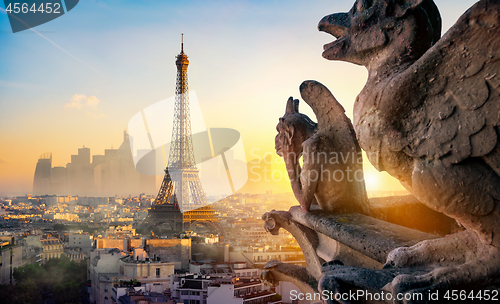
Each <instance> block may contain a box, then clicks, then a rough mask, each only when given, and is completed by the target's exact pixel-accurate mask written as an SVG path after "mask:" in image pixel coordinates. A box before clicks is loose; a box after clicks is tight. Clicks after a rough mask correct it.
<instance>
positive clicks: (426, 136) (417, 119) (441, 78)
mask: <svg viewBox="0 0 500 304" xmlns="http://www.w3.org/2000/svg"><path fill="white" fill-rule="evenodd" d="M401 77H403V78H406V79H407V80H406V81H411V82H412V83H413V85H412V86H417V87H420V88H427V89H426V90H425V91H423V90H422V89H420V93H419V94H421V96H419V97H420V98H413V99H412V100H417V103H419V104H413V105H407V106H408V107H410V108H412V109H411V110H409V111H407V117H406V118H405V119H403V123H402V124H403V125H402V128H401V129H402V130H404V131H403V132H404V134H400V135H402V137H403V138H406V140H404V141H402V143H406V144H407V146H406V147H405V151H406V153H407V154H409V155H410V156H413V157H424V158H427V159H442V160H443V162H444V163H445V164H456V163H460V162H462V161H464V160H465V159H467V158H470V157H483V159H484V160H485V162H486V163H487V164H488V165H489V166H490V167H492V168H493V169H494V170H495V171H496V173H497V174H498V175H500V170H499V166H500V152H499V151H498V150H499V148H500V147H499V146H498V137H499V134H500V133H499V131H500V130H499V126H500V1H498V0H483V1H479V2H478V3H476V4H475V5H474V6H473V7H472V8H470V9H469V10H468V11H467V12H465V13H464V15H462V17H460V19H459V20H458V21H457V23H456V24H455V25H454V26H453V27H452V28H451V29H450V30H449V31H448V32H447V33H446V34H445V35H444V36H443V37H442V38H441V39H440V40H438V41H437V43H436V44H435V45H434V46H433V47H432V48H430V49H429V50H428V51H427V52H426V53H425V54H424V55H423V56H422V57H421V58H420V59H419V60H418V61H417V62H416V63H415V64H413V65H412V66H411V67H410V68H409V69H408V70H407V71H406V72H405V73H403V75H402V76H401ZM402 83H405V81H403V82H402ZM405 85H410V84H409V83H406V84H405ZM417 91H419V90H418V89H417ZM400 148H403V147H400ZM495 153H496V154H495Z"/></svg>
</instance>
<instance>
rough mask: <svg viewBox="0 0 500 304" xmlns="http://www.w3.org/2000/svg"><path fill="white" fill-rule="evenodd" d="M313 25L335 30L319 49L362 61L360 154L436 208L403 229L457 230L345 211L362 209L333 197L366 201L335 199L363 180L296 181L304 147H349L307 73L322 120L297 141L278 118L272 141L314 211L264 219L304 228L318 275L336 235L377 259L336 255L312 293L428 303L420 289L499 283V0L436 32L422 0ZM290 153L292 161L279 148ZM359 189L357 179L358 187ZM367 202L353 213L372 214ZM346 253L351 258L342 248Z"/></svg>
mask: <svg viewBox="0 0 500 304" xmlns="http://www.w3.org/2000/svg"><path fill="white" fill-rule="evenodd" d="M318 27H319V29H320V30H321V31H325V32H327V33H330V34H332V35H333V36H335V38H337V39H336V40H335V41H333V42H332V43H329V44H327V45H325V46H324V52H323V57H325V58H326V59H329V60H342V61H347V62H351V63H354V64H358V65H363V66H365V67H366V68H367V69H368V80H367V83H366V85H365V87H364V88H363V90H362V91H361V92H360V94H359V95H358V97H357V99H356V102H355V105H354V130H355V133H356V137H357V139H358V140H359V144H360V146H361V148H363V150H365V151H366V152H367V154H368V158H369V160H370V162H371V163H372V164H373V165H374V166H375V167H376V168H377V169H378V170H380V171H386V172H388V173H389V174H391V175H392V176H393V177H395V178H397V179H398V180H400V182H401V183H402V184H403V186H405V187H406V189H408V190H409V191H410V192H412V194H413V195H414V196H415V197H416V198H417V199H418V200H419V201H420V202H421V203H423V204H424V205H426V206H427V207H428V208H429V209H431V210H434V211H436V212H438V213H442V214H444V215H446V217H439V216H436V217H435V219H436V220H442V221H444V222H445V223H443V225H436V226H434V228H433V227H432V226H427V227H418V224H411V225H408V226H413V227H415V228H417V227H418V228H419V229H422V230H427V231H429V230H431V231H432V229H436V232H437V233H438V234H441V235H443V234H446V233H448V232H456V231H457V227H456V226H455V225H454V224H453V222H452V221H449V218H453V219H454V220H456V222H457V223H458V224H459V225H460V226H462V227H464V228H465V230H464V231H462V232H456V233H454V234H452V235H449V236H445V237H441V238H437V237H436V236H433V235H429V234H425V233H422V232H416V231H414V230H411V229H407V228H403V227H400V226H395V225H393V224H389V223H386V222H381V221H379V220H376V219H374V218H372V217H369V216H363V215H358V214H348V213H351V212H359V211H355V210H349V209H348V208H338V206H343V207H345V206H356V203H357V204H358V205H359V202H363V203H362V204H361V205H360V206H366V204H365V203H366V201H367V200H366V199H364V200H363V199H360V197H359V196H358V198H357V199H354V203H345V202H346V201H347V200H343V199H342V198H345V197H348V193H351V194H353V195H355V196H356V195H359V193H364V192H363V191H364V190H363V191H361V192H359V191H357V190H354V189H359V188H350V189H349V190H348V191H343V192H341V193H342V195H340V196H339V195H338V193H335V194H333V193H332V192H328V191H324V190H325V189H334V190H340V191H342V190H344V189H347V186H346V185H343V184H341V183H337V184H335V183H333V182H329V183H323V184H322V186H321V187H318V185H319V184H318V183H316V184H314V183H313V184H310V183H308V182H309V181H311V179H307V178H305V177H307V176H309V175H305V177H304V178H303V175H302V174H301V172H303V171H306V172H310V171H311V170H317V168H315V167H313V166H311V164H307V166H308V167H306V163H305V162H304V166H303V168H301V167H300V165H298V164H299V162H298V160H299V157H300V155H301V154H303V155H304V156H305V155H307V153H306V152H304V149H305V147H312V148H313V149H312V151H327V152H333V151H351V150H352V147H354V149H355V150H356V147H357V141H356V140H355V138H354V136H353V132H352V127H351V126H350V124H348V123H347V124H346V123H345V120H342V119H343V118H342V115H344V114H343V113H344V112H343V108H342V107H341V106H340V105H339V104H338V103H337V102H336V101H335V99H334V98H333V96H331V94H330V92H329V91H328V90H327V89H326V88H325V87H323V86H322V85H320V84H318V83H314V82H306V83H305V84H303V85H302V86H301V95H302V97H303V98H304V100H305V101H306V102H307V103H308V104H309V105H311V107H312V108H313V110H314V112H315V114H316V117H317V118H318V126H317V129H314V130H313V129H311V130H310V132H309V133H307V132H306V133H303V135H302V136H301V137H297V138H294V137H293V136H291V135H290V134H288V133H286V132H283V130H284V129H285V128H284V127H282V126H280V125H278V128H277V129H278V132H279V135H278V137H277V140H276V143H277V151H278V153H281V154H282V155H283V156H284V157H285V163H286V164H287V169H288V170H289V172H291V173H292V174H291V175H290V177H291V180H292V189H293V191H294V193H295V196H296V197H297V200H298V201H299V203H300V204H301V207H302V208H303V209H304V210H305V211H309V209H310V206H311V205H313V204H314V202H315V201H317V203H318V204H319V205H320V206H321V209H323V210H322V211H311V212H302V211H300V210H299V209H297V208H295V209H291V210H290V212H289V213H280V214H277V213H272V212H271V213H269V214H267V215H266V218H267V219H268V221H269V222H270V223H271V222H272V221H271V219H272V220H273V221H275V222H276V221H287V223H288V224H287V225H289V226H290V227H300V231H307V233H302V241H301V242H299V243H301V246H302V244H304V246H305V247H304V248H305V250H304V251H305V252H306V251H307V252H311V257H314V259H313V258H311V260H315V264H314V265H313V266H312V268H311V269H313V270H314V271H313V272H314V273H315V275H314V277H316V278H317V277H318V276H317V272H318V266H317V264H318V263H319V262H321V260H322V259H324V260H328V259H332V258H335V260H337V257H338V256H339V254H330V255H328V254H325V252H327V251H328V250H325V248H327V247H328V246H329V248H334V246H336V245H334V244H337V243H338V244H342V246H347V247H349V248H350V249H351V250H353V251H356V252H358V253H359V254H361V255H364V256H366V257H367V258H371V259H372V260H373V261H374V262H381V263H384V262H385V264H384V267H383V268H382V269H372V268H373V267H372V268H370V267H369V266H366V265H353V264H351V265H349V264H348V263H345V262H344V263H342V262H339V261H334V262H331V263H328V264H325V265H324V266H323V269H322V270H323V274H324V276H323V277H322V278H321V280H320V285H319V289H320V290H321V289H326V290H330V291H333V292H337V293H343V292H347V291H352V290H366V291H377V292H389V293H391V294H392V295H393V299H395V297H396V295H397V294H398V293H408V294H423V295H424V297H423V299H417V300H415V298H413V299H412V300H404V302H405V303H410V302H419V303H420V302H423V303H425V302H431V300H430V298H429V295H430V294H431V293H432V292H434V291H438V290H439V291H441V298H440V299H439V300H441V301H442V300H443V297H442V296H443V295H444V294H445V291H446V290H464V291H470V290H473V289H475V288H476V290H479V289H483V290H484V289H488V288H491V287H492V286H493V288H497V287H498V286H499V285H500V279H499V278H500V225H499V223H500V204H499V202H500V170H499V167H500V156H499V155H500V153H499V151H500V141H499V136H500V94H499V93H500V90H499V87H500V86H499V83H500V82H499V80H498V77H499V76H498V73H499V72H500V1H498V0H481V1H479V2H478V3H476V4H475V5H474V6H473V7H472V8H471V9H469V10H468V11H467V12H465V13H464V15H463V16H462V17H461V18H460V19H459V20H458V21H457V23H456V24H455V25H454V26H453V27H452V28H451V29H450V30H449V31H448V32H447V33H446V34H445V35H444V36H443V37H442V38H440V35H441V19H440V16H439V12H438V9H437V7H436V5H435V4H434V2H433V1H432V0H357V1H356V3H355V4H354V7H353V8H352V9H351V10H350V11H349V12H348V13H339V14H333V15H329V16H326V17H324V18H323V19H322V20H321V21H320V23H319V26H318ZM328 94H329V95H328ZM344 116H345V115H344ZM285 118H286V115H285V116H284V117H283V119H285ZM339 121H340V122H341V123H340V124H339ZM280 123H281V121H280ZM298 129H300V127H299V128H298ZM321 132H324V133H321ZM287 134H288V135H287ZM318 134H321V136H318ZM285 143H286V144H285ZM317 143H320V144H317ZM346 148H347V149H346ZM288 152H293V153H296V155H297V157H295V158H290V157H288V158H287V157H286V155H287V153H288ZM323 165H326V164H324V163H323ZM301 170H302V171H301ZM328 170H330V171H332V170H336V168H335V167H330V168H328ZM299 176H300V179H299V178H298V177H299ZM292 177H293V178H292ZM310 185H312V186H313V187H309V186H310ZM351 185H352V184H351ZM339 186H342V187H341V188H339ZM357 186H360V187H364V185H363V184H362V183H357ZM321 194H323V196H321ZM409 206H411V204H410V205H409ZM397 208H398V207H394V208H393V210H396V209H397ZM366 209H367V208H361V210H362V211H361V212H359V213H364V214H366V215H369V214H370V211H366ZM402 209H403V210H402V211H403V214H406V215H414V216H416V217H418V216H419V215H420V214H428V215H432V216H435V214H434V215H433V213H432V212H429V209H427V210H425V209H419V208H414V209H412V211H413V212H415V213H417V214H412V212H408V213H407V211H408V209H405V208H402ZM375 210H377V207H376V206H375V205H374V206H373V208H372V210H371V216H378V217H381V218H385V219H390V218H391V216H392V215H391V212H390V211H389V209H384V207H382V208H379V209H378V211H375ZM398 212H399V211H398ZM398 212H396V214H397V213H398ZM392 214H394V213H392ZM277 218H282V220H277ZM394 220H395V221H397V220H398V219H394ZM401 224H404V223H401ZM271 230H273V229H271ZM308 235H309V236H311V242H309V244H307V243H308V237H307V236H308ZM294 236H295V234H294ZM328 240H335V242H337V243H332V242H331V241H328ZM320 255H321V257H320ZM345 258H346V260H347V261H348V262H349V258H350V257H349V255H345ZM350 262H353V263H360V264H361V263H363V262H362V260H359V261H356V260H350ZM353 266H358V267H353ZM308 271H309V265H308ZM497 290H498V289H497ZM344 302H345V303H347V301H344ZM358 302H370V303H371V302H373V301H368V300H366V301H358ZM381 302H387V303H392V302H394V303H399V302H401V303H402V302H403V301H399V300H394V301H393V300H382V301H381Z"/></svg>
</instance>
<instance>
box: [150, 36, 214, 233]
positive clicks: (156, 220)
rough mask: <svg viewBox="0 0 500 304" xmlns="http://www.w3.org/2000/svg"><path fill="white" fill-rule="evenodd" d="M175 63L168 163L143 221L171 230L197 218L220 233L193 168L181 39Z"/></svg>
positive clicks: (181, 228) (189, 117)
mask: <svg viewBox="0 0 500 304" xmlns="http://www.w3.org/2000/svg"><path fill="white" fill-rule="evenodd" d="M175 64H176V66H177V82H176V89H175V106H174V121H173V128H172V139H171V144H170V153H169V158H168V164H167V168H166V169H165V176H164V178H163V182H162V184H161V187H160V190H159V192H158V195H157V197H156V199H155V202H154V204H153V206H152V208H151V209H150V211H149V214H148V218H147V219H146V222H145V225H146V226H149V227H151V226H154V225H157V224H161V223H169V224H170V225H171V226H172V228H173V229H174V230H183V229H184V228H185V226H186V224H189V225H191V224H192V223H194V222H198V223H200V224H203V225H205V226H209V227H210V228H213V229H215V230H217V231H218V232H221V233H223V231H222V227H221V226H220V223H219V221H218V219H217V217H216V216H215V210H214V209H213V208H212V207H210V206H207V205H208V201H207V198H206V196H205V192H204V191H203V187H202V185H201V182H200V178H199V175H198V172H199V170H198V169H197V168H196V162H195V157H194V150H193V140H192V134H191V115H190V107H189V93H188V89H189V87H188V73H187V68H188V65H189V60H188V57H187V55H186V54H184V41H182V43H181V53H180V54H179V55H177V57H176V61H175Z"/></svg>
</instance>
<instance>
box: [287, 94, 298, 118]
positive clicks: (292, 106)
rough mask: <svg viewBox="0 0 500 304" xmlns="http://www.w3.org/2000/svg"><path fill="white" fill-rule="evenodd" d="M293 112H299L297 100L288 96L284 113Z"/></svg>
mask: <svg viewBox="0 0 500 304" xmlns="http://www.w3.org/2000/svg"><path fill="white" fill-rule="evenodd" d="M294 113H299V100H298V99H293V97H290V98H288V101H287V102H286V109H285V115H287V114H294Z"/></svg>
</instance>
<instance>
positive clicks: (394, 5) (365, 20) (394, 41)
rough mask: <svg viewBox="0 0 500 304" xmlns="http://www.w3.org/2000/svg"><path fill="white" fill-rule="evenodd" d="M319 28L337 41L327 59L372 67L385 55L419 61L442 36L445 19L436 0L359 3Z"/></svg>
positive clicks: (328, 50)
mask: <svg viewBox="0 0 500 304" xmlns="http://www.w3.org/2000/svg"><path fill="white" fill-rule="evenodd" d="M318 29H319V30H320V31H324V32H327V33H329V34H331V35H333V36H334V37H335V38H337V40H335V41H333V42H332V43H329V44H326V45H325V46H324V52H323V57H324V58H326V59H329V60H342V61H348V62H351V63H355V64H359V65H364V66H367V67H368V66H369V65H370V64H371V62H373V61H374V59H375V60H376V61H378V60H377V59H382V60H383V59H384V58H383V57H384V56H399V57H400V58H401V59H402V60H404V59H405V58H411V59H413V60H416V59H418V58H419V57H420V56H422V55H423V54H424V53H425V51H426V50H427V49H429V47H431V46H432V45H433V44H434V43H435V42H436V41H437V40H438V39H439V38H440V37H441V17H440V15H439V11H438V9H437V7H436V5H435V4H434V2H433V1H432V0H356V3H355V4H354V6H353V7H352V9H351V10H350V11H349V12H348V13H337V14H332V15H328V16H326V17H324V18H323V19H322V20H321V21H320V22H319V24H318ZM379 64H380V63H379Z"/></svg>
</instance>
